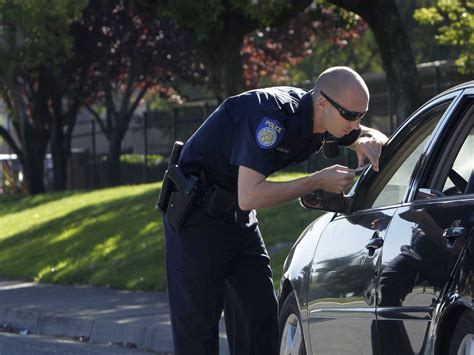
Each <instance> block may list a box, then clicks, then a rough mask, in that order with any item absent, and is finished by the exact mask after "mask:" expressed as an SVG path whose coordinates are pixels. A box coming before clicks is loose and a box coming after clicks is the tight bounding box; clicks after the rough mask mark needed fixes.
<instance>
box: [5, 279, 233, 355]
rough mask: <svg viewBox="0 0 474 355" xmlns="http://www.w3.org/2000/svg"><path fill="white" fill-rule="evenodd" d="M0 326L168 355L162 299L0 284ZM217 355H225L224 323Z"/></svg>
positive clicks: (168, 330) (167, 324)
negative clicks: (136, 347) (131, 346)
mask: <svg viewBox="0 0 474 355" xmlns="http://www.w3.org/2000/svg"><path fill="white" fill-rule="evenodd" d="M0 326H9V327H13V328H16V329H20V330H23V331H24V330H27V331H28V333H32V334H40V335H51V336H65V337H71V338H79V337H84V338H85V339H89V341H90V342H93V343H102V344H106V343H122V344H135V345H136V346H138V347H139V348H142V349H144V350H148V351H154V352H157V353H160V354H172V353H173V342H172V337H171V326H170V320H169V309H168V301H167V296H166V294H165V293H160V292H132V291H123V290H114V289H108V288H102V287H91V286H65V285H52V284H38V283H34V282H22V281H11V280H0ZM219 328H220V333H219V345H220V349H221V351H220V354H221V355H225V354H228V349H227V338H226V336H225V329H224V322H223V320H222V319H221V323H220V327H219Z"/></svg>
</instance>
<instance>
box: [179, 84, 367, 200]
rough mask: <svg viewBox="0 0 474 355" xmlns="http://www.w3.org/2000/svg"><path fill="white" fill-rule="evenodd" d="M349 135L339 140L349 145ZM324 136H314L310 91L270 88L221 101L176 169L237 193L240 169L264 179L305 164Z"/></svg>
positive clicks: (353, 137) (187, 146)
mask: <svg viewBox="0 0 474 355" xmlns="http://www.w3.org/2000/svg"><path fill="white" fill-rule="evenodd" d="M359 133H360V130H353V131H351V132H350V133H349V134H347V135H346V136H344V137H342V138H340V139H338V140H337V141H338V143H339V144H340V145H350V144H352V143H353V142H354V141H355V140H356V139H357V138H358V136H359ZM324 137H325V134H318V133H316V134H315V133H313V104H312V97H311V92H306V91H305V90H302V89H299V88H294V87H287V86H281V87H272V88H266V89H258V90H252V91H247V92H244V93H243V94H240V95H237V96H232V97H230V98H228V99H226V100H225V101H224V102H223V103H222V104H221V105H220V106H219V107H218V108H217V109H216V110H215V111H214V112H213V113H212V114H211V116H209V118H208V119H207V120H206V121H205V122H204V123H203V125H202V126H201V127H199V129H198V130H197V131H196V132H195V133H194V134H193V136H192V137H191V138H190V139H189V140H188V142H187V143H186V144H185V146H184V149H183V152H182V154H181V158H180V166H181V168H182V169H183V171H184V172H185V173H187V174H195V175H199V174H200V172H201V171H203V170H204V172H205V174H206V177H207V179H208V180H209V181H210V182H211V183H214V184H218V185H220V186H221V187H223V188H225V189H227V190H230V191H234V192H235V191H237V178H238V169H239V166H245V167H248V168H250V169H253V170H255V171H258V172H259V173H261V174H262V175H264V176H265V177H267V176H269V175H271V174H272V173H274V172H275V171H278V170H280V169H282V168H285V167H287V166H289V165H291V164H294V163H298V162H301V161H304V160H306V159H308V157H309V156H310V155H311V154H312V153H314V152H317V151H318V150H319V149H320V148H321V145H322V142H323V140H324Z"/></svg>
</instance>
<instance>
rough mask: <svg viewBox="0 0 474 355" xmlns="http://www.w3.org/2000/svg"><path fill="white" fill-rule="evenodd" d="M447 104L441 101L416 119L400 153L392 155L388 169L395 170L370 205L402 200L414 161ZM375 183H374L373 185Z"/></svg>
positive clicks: (423, 148) (385, 204)
mask: <svg viewBox="0 0 474 355" xmlns="http://www.w3.org/2000/svg"><path fill="white" fill-rule="evenodd" d="M449 104H450V102H445V103H443V104H442V105H440V106H438V107H436V108H435V109H433V110H431V111H430V112H429V113H427V114H425V115H424V117H422V118H421V119H419V120H418V121H419V122H420V124H419V125H418V127H416V129H415V130H414V131H413V133H412V135H411V136H410V137H409V138H408V139H407V140H406V143H405V144H404V145H403V148H402V149H400V153H399V154H398V155H396V156H394V157H393V159H392V161H391V162H390V171H395V172H394V173H392V174H393V175H392V176H391V177H390V178H389V179H388V183H387V184H386V185H385V186H384V187H383V188H382V190H381V191H380V193H379V195H378V196H377V198H376V199H375V201H374V203H373V205H372V207H373V208H375V207H380V206H389V205H393V204H398V203H401V202H402V201H403V197H404V196H405V193H406V190H407V187H408V183H409V181H410V177H411V175H412V173H413V170H414V169H415V166H416V163H417V161H418V159H419V158H420V156H421V154H422V153H423V152H424V150H425V148H426V145H427V143H428V141H429V139H430V137H431V134H432V133H433V130H434V128H435V127H436V125H437V124H438V122H439V120H440V119H441V117H442V116H443V113H444V112H445V111H446V109H447V108H448V106H449ZM381 178H382V179H387V176H386V175H385V174H381ZM377 185H378V184H375V186H377Z"/></svg>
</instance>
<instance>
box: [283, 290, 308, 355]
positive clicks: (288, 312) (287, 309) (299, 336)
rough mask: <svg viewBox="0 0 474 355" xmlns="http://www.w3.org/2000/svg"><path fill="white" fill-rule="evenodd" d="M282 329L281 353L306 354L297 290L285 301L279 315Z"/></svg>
mask: <svg viewBox="0 0 474 355" xmlns="http://www.w3.org/2000/svg"><path fill="white" fill-rule="evenodd" d="M278 325H279V329H280V355H306V349H305V346H304V339H303V329H302V327H301V317H300V312H299V310H298V304H297V302H296V295H295V292H294V291H293V292H291V293H290V294H289V295H288V297H287V298H286V299H285V302H283V306H282V307H281V312H280V316H279V317H278Z"/></svg>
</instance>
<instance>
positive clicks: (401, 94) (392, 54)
mask: <svg viewBox="0 0 474 355" xmlns="http://www.w3.org/2000/svg"><path fill="white" fill-rule="evenodd" d="M330 2H332V3H333V4H335V5H337V6H340V7H342V8H344V9H346V10H349V11H352V12H354V13H357V14H358V15H360V16H361V17H362V18H363V19H364V20H365V21H366V22H367V24H368V25H369V27H370V29H371V30H372V32H373V33H374V36H375V40H376V41H377V45H378V48H379V51H380V55H381V57H382V65H383V68H384V71H385V74H386V77H387V83H388V86H389V90H390V105H391V107H392V111H394V113H395V115H396V117H397V122H398V123H399V124H400V123H401V122H402V121H403V120H405V119H406V118H407V117H408V116H409V115H410V114H411V113H412V112H413V111H415V109H416V108H418V106H419V105H420V104H421V100H422V97H421V84H420V79H419V77H418V71H417V68H416V63H415V59H414V56H413V52H412V49H411V45H410V42H409V39H408V36H407V34H406V32H405V28H404V27H403V24H402V21H401V18H400V13H399V11H398V8H397V4H396V3H395V0H368V1H361V0H359V1H354V0H330Z"/></svg>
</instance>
